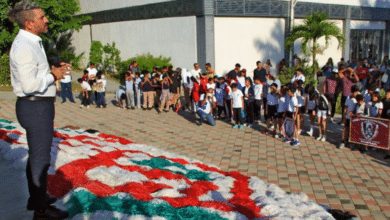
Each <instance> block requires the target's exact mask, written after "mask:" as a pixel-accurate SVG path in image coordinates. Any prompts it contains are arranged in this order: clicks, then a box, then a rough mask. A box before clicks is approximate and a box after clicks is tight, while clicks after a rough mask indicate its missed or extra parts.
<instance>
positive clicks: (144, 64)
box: [113, 53, 172, 81]
mask: <svg viewBox="0 0 390 220" xmlns="http://www.w3.org/2000/svg"><path fill="white" fill-rule="evenodd" d="M133 60H134V61H137V63H138V68H139V70H140V71H142V70H148V71H149V72H152V71H153V67H155V66H159V67H163V66H171V65H172V63H171V61H172V59H171V58H170V57H163V56H158V57H154V56H153V55H151V54H150V53H147V54H143V55H138V56H135V57H132V58H130V59H128V60H125V61H123V62H121V64H120V66H119V68H118V69H117V70H118V73H117V74H115V76H113V77H115V78H117V79H120V80H121V81H123V80H124V75H123V73H124V72H126V71H127V67H128V66H129V65H130V63H131V61H133Z"/></svg>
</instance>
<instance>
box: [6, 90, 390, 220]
mask: <svg viewBox="0 0 390 220" xmlns="http://www.w3.org/2000/svg"><path fill="white" fill-rule="evenodd" d="M11 96H12V94H7V93H3V94H2V93H0V99H1V98H3V97H6V98H7V99H2V100H0V107H1V109H0V114H1V115H0V116H1V117H4V118H6V119H9V120H13V121H15V120H16V116H15V109H14V106H15V100H14V98H12V97H11ZM113 99H114V96H113V94H108V96H107V102H108V103H110V105H109V106H108V107H107V108H106V109H96V108H90V109H80V108H79V104H80V100H78V99H76V102H77V104H72V103H69V102H67V103H64V104H60V100H57V103H56V118H55V126H57V127H64V126H67V125H72V126H78V127H81V128H85V129H87V128H93V129H97V130H99V131H101V132H105V133H108V134H114V135H118V136H122V137H125V138H128V139H130V140H132V141H135V142H138V143H144V144H149V145H152V146H155V147H158V148H160V149H163V150H167V151H170V152H173V153H178V154H181V155H184V156H187V157H190V158H194V159H198V160H202V161H203V162H205V163H211V164H214V165H216V166H219V167H220V168H221V169H223V170H225V171H232V170H238V171H240V172H241V173H243V174H245V175H250V176H258V177H260V178H261V179H262V180H264V181H267V182H270V183H274V184H277V185H279V186H280V187H281V188H283V189H284V190H286V191H289V192H293V193H295V192H301V191H303V192H304V193H306V194H307V195H308V196H309V197H310V198H312V199H313V200H315V201H316V202H317V203H322V204H325V205H328V206H330V207H332V208H336V209H342V210H348V211H351V212H352V213H354V214H356V215H358V216H359V217H360V218H362V219H378V220H379V219H390V188H389V186H390V176H389V172H390V167H389V166H390V163H389V161H384V160H383V159H382V158H383V156H384V154H385V152H384V151H379V150H378V151H371V152H369V154H368V155H363V154H361V153H360V152H358V151H357V152H351V151H350V150H349V149H343V150H339V149H337V148H336V147H335V145H336V144H338V141H339V140H340V139H341V131H342V130H341V129H342V127H341V126H338V125H335V124H331V125H330V126H329V135H328V136H329V142H320V141H317V140H315V139H313V138H311V137H308V136H302V137H301V138H300V140H301V145H300V146H298V147H292V146H290V145H289V144H285V143H283V142H282V141H281V140H279V139H275V138H273V137H271V136H266V135H263V134H262V133H261V131H263V130H264V125H263V124H261V125H256V126H254V127H253V128H245V130H243V131H240V130H237V129H232V128H231V125H230V124H228V123H226V122H223V121H218V122H217V126H215V127H210V126H208V125H206V124H204V125H203V126H202V127H198V126H197V125H196V124H195V123H194V121H195V119H196V118H195V116H194V115H192V114H190V113H188V112H184V113H181V114H180V115H177V114H175V113H173V112H169V113H163V114H161V115H158V114H157V113H156V111H154V110H152V111H143V110H124V109H119V108H117V107H115V106H114V105H112V104H111V103H112V102H111V100H113ZM93 107H94V106H93ZM0 199H3V198H2V197H0Z"/></svg>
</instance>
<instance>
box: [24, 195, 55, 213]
mask: <svg viewBox="0 0 390 220" xmlns="http://www.w3.org/2000/svg"><path fill="white" fill-rule="evenodd" d="M47 197H48V199H47V204H48V205H51V204H53V203H55V202H56V201H57V198H56V197H55V196H52V195H47ZM35 205H36V203H35V202H32V201H31V200H30V198H29V199H28V201H27V210H30V211H32V210H35Z"/></svg>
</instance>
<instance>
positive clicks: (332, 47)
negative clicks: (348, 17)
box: [294, 19, 344, 67]
mask: <svg viewBox="0 0 390 220" xmlns="http://www.w3.org/2000/svg"><path fill="white" fill-rule="evenodd" d="M331 21H333V22H335V23H336V25H337V26H338V27H339V28H340V30H341V31H343V26H344V25H343V21H342V20H331ZM302 23H303V19H296V20H295V23H294V24H295V25H300V24H302ZM318 43H319V44H320V45H321V46H325V38H324V37H322V38H320V40H319V41H318ZM294 54H298V56H299V57H301V58H302V57H304V54H303V53H302V51H301V43H300V42H299V40H298V41H296V43H295V44H294ZM342 54H343V51H342V48H340V49H338V41H337V40H336V38H334V37H331V40H330V41H329V47H328V49H326V50H324V51H323V53H322V54H317V56H316V59H317V61H318V64H319V66H320V67H322V66H323V65H325V64H326V62H327V61H328V59H329V58H330V57H331V58H332V59H333V63H334V64H335V65H336V64H337V63H338V62H339V61H340V59H341V57H342ZM308 59H309V61H310V63H312V59H311V57H308Z"/></svg>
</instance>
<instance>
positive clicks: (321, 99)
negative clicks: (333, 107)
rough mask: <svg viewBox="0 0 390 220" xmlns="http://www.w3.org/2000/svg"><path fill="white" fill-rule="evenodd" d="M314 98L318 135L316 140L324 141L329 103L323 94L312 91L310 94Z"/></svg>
mask: <svg viewBox="0 0 390 220" xmlns="http://www.w3.org/2000/svg"><path fill="white" fill-rule="evenodd" d="M311 95H312V96H313V99H315V100H316V102H317V103H316V105H317V109H316V110H317V111H316V112H317V118H318V129H319V135H318V138H317V140H318V141H326V119H327V116H328V115H329V110H330V105H329V102H328V100H327V99H326V97H325V95H323V94H321V95H320V94H319V93H317V92H314V93H313V94H311Z"/></svg>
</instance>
